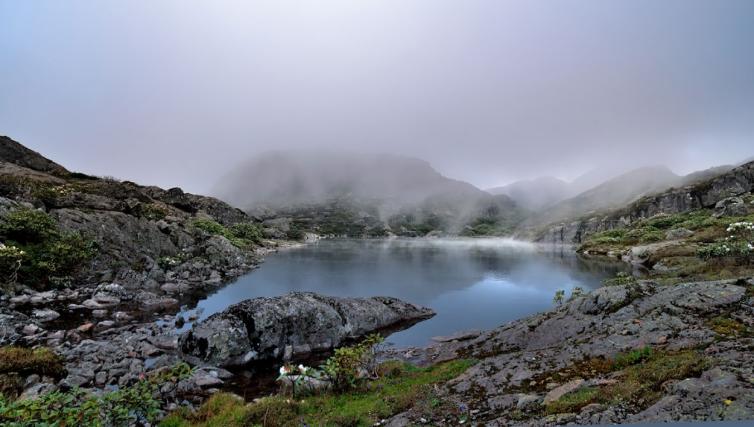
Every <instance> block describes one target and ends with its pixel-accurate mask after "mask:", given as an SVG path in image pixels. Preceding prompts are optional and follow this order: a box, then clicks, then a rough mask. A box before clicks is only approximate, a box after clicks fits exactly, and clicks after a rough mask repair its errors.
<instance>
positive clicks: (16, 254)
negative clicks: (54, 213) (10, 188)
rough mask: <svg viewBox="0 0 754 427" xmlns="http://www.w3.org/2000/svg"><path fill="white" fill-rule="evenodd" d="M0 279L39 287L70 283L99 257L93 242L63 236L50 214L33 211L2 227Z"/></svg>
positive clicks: (10, 216) (25, 211) (17, 215)
mask: <svg viewBox="0 0 754 427" xmlns="http://www.w3.org/2000/svg"><path fill="white" fill-rule="evenodd" d="M0 237H1V238H2V239H3V240H5V244H4V245H3V246H1V247H0V275H1V276H2V279H3V280H4V281H5V282H6V283H10V284H15V281H16V280H18V281H19V282H21V283H24V284H27V285H32V286H35V287H47V286H48V285H50V284H64V283H67V282H70V281H71V279H72V276H73V275H74V274H75V273H76V272H78V270H79V269H80V268H81V267H82V266H83V265H84V263H85V262H86V261H88V260H89V259H91V258H92V257H94V255H95V254H96V245H95V243H94V241H93V240H91V239H87V238H84V237H83V236H82V235H81V234H79V233H76V232H61V231H60V230H59V229H58V226H57V222H56V221H55V220H54V219H53V218H52V217H51V216H49V215H48V214H46V213H45V212H42V211H38V210H32V209H18V210H15V211H12V212H10V213H8V214H7V215H6V216H5V218H4V221H3V222H2V224H1V225H0Z"/></svg>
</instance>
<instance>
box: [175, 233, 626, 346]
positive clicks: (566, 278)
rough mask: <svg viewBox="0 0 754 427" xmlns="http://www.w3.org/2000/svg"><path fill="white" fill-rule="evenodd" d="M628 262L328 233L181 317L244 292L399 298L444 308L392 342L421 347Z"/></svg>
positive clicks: (500, 245) (527, 247)
mask: <svg viewBox="0 0 754 427" xmlns="http://www.w3.org/2000/svg"><path fill="white" fill-rule="evenodd" d="M625 269H626V267H625V265H623V264H621V263H610V262H605V261H595V260H587V259H583V258H581V257H579V256H577V255H576V254H574V253H572V252H569V251H567V250H560V249H559V250H544V249H543V248H541V247H537V246H535V245H532V244H528V243H524V242H517V241H513V240H509V239H393V240H323V241H319V242H317V243H315V244H311V245H307V246H302V247H297V248H291V249H285V250H282V251H280V252H279V253H277V254H273V255H270V256H268V257H267V259H266V260H265V262H264V263H263V264H262V266H261V267H260V268H259V269H257V270H255V271H253V272H251V273H249V274H247V275H245V276H242V277H240V278H239V279H238V280H237V281H236V282H234V283H232V284H230V285H228V286H227V287H225V288H223V289H221V290H219V291H218V292H216V293H214V294H212V295H209V296H208V297H207V298H205V299H203V300H201V301H199V303H198V305H197V307H196V309H192V310H190V311H188V312H184V315H189V314H194V313H195V314H198V315H199V319H204V318H206V317H208V316H209V315H211V314H212V313H215V312H218V311H222V310H223V309H225V308H226V307H228V306H229V305H231V304H234V303H236V302H239V301H241V300H244V299H247V298H253V297H260V296H276V295H283V294H286V293H288V292H291V291H312V292H317V293H321V294H325V295H332V296H359V297H368V296H376V295H384V296H392V297H397V298H400V299H403V300H405V301H409V302H412V303H415V304H421V305H424V306H428V307H431V308H432V309H434V310H435V311H436V312H437V315H436V316H435V317H433V318H432V319H429V320H427V321H424V322H421V323H418V324H416V325H414V326H413V327H411V328H409V329H407V330H405V331H401V332H397V333H395V334H393V335H391V336H390V337H389V338H388V340H387V341H388V342H391V343H394V344H396V345H401V346H406V345H422V344H426V343H428V342H429V340H430V339H431V337H433V336H438V335H449V334H451V333H453V332H457V331H463V330H471V329H487V328H492V327H495V326H499V325H501V324H503V323H505V322H508V321H511V320H514V319H518V318H521V317H524V316H527V315H530V314H533V313H537V312H540V311H544V310H547V309H548V308H551V307H552V304H553V302H552V298H553V295H554V294H555V291H556V290H558V289H564V290H566V292H567V294H570V290H571V289H572V288H574V287H577V286H579V287H582V288H583V289H584V290H587V291H588V290H589V289H593V288H595V287H597V286H599V284H600V283H601V281H602V280H603V279H604V278H607V277H612V276H614V275H615V274H616V273H617V272H618V271H624V270H625ZM188 327H189V325H186V326H185V327H184V328H188Z"/></svg>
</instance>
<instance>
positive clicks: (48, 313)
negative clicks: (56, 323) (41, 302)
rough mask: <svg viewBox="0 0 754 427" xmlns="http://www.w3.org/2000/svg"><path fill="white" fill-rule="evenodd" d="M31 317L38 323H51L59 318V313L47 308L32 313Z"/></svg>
mask: <svg viewBox="0 0 754 427" xmlns="http://www.w3.org/2000/svg"><path fill="white" fill-rule="evenodd" d="M31 316H32V317H33V318H35V319H36V320H38V321H40V322H51V321H53V320H55V319H57V318H58V317H60V313H58V312H57V311H55V310H51V309H49V308H43V309H38V310H34V311H32V313H31Z"/></svg>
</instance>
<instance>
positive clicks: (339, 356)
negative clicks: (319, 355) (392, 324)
mask: <svg viewBox="0 0 754 427" xmlns="http://www.w3.org/2000/svg"><path fill="white" fill-rule="evenodd" d="M383 341H384V338H383V337H382V336H381V335H379V334H372V335H369V336H368V337H366V338H365V339H364V340H363V341H362V342H360V343H359V344H357V345H354V346H350V347H341V348H339V349H337V350H335V354H334V355H333V356H332V357H330V358H329V359H327V361H326V362H325V364H324V365H322V370H323V371H324V373H325V374H326V375H327V376H328V377H329V378H330V380H331V381H332V384H333V386H334V387H335V388H336V389H339V390H346V389H349V388H353V387H355V386H356V385H357V383H358V382H359V380H361V379H364V375H367V376H369V377H373V376H376V372H375V370H376V368H377V364H376V362H375V347H376V346H377V345H378V344H380V343H382V342H383Z"/></svg>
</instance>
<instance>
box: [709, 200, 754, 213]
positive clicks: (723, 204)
mask: <svg viewBox="0 0 754 427" xmlns="http://www.w3.org/2000/svg"><path fill="white" fill-rule="evenodd" d="M748 213H749V210H748V208H747V206H746V202H745V201H744V199H742V198H741V197H727V198H725V199H723V200H720V201H719V202H717V203H715V213H714V214H713V215H715V216H716V217H721V216H744V215H747V214H748Z"/></svg>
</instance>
